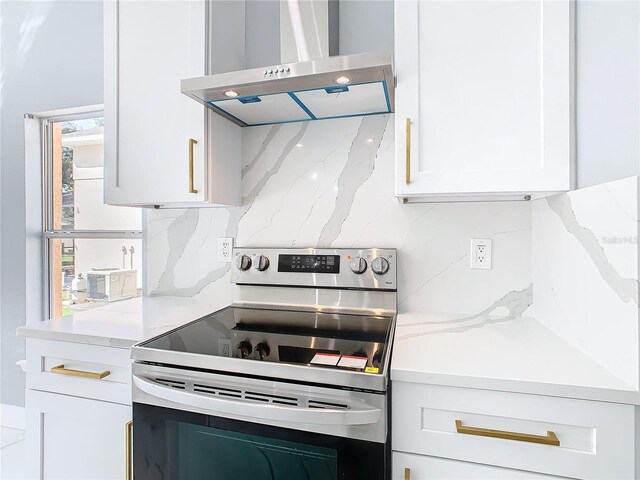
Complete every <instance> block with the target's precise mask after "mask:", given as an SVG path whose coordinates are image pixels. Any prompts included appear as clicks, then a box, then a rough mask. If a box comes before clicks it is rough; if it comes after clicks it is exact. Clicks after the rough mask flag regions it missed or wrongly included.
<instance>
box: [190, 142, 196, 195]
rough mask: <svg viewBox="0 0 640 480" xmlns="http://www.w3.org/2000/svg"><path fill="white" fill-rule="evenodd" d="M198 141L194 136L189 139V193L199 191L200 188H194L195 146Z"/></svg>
mask: <svg viewBox="0 0 640 480" xmlns="http://www.w3.org/2000/svg"><path fill="white" fill-rule="evenodd" d="M196 143H198V142H197V141H196V140H194V139H193V138H190V139H189V193H198V190H196V189H195V188H193V146H194V145H195V144H196Z"/></svg>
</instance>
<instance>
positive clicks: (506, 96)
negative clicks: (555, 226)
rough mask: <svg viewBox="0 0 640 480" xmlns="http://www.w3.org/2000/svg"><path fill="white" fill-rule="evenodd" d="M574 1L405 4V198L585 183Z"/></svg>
mask: <svg viewBox="0 0 640 480" xmlns="http://www.w3.org/2000/svg"><path fill="white" fill-rule="evenodd" d="M573 20H574V4H573V2H570V1H565V0H545V1H517V2H514V1H485V0H474V1H458V0H444V1H408V0H406V1H398V2H395V68H396V74H397V88H396V108H395V112H396V113H395V121H396V194H397V195H398V196H400V197H405V198H407V199H408V201H411V200H423V201H438V200H454V201H455V200H489V199H517V198H523V197H525V196H527V195H533V196H539V195H542V194H544V193H545V192H558V191H566V190H570V189H572V188H573V163H574V161H573V155H574V145H573V143H574V133H573V132H574V114H573V108H574V102H573V98H574V72H573V49H574V25H573Z"/></svg>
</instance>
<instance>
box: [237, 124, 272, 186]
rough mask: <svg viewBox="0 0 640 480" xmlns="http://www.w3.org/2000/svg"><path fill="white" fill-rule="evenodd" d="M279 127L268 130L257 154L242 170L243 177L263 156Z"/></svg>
mask: <svg viewBox="0 0 640 480" xmlns="http://www.w3.org/2000/svg"><path fill="white" fill-rule="evenodd" d="M281 127H282V125H274V126H272V127H271V128H270V129H269V133H268V134H267V136H266V137H265V139H264V141H263V142H262V145H261V146H260V150H258V152H257V153H256V154H255V155H254V156H253V158H252V159H251V161H250V162H249V163H248V164H247V165H245V167H244V168H243V169H242V176H243V177H244V176H245V175H246V174H247V173H249V171H250V170H251V169H252V168H253V167H254V166H255V164H256V162H257V161H258V160H259V159H260V158H261V157H262V155H264V152H266V151H267V147H268V146H269V144H270V143H271V140H273V137H275V136H276V134H277V133H278V132H279V131H280V128H281Z"/></svg>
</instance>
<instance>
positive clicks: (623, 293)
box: [546, 193, 638, 303]
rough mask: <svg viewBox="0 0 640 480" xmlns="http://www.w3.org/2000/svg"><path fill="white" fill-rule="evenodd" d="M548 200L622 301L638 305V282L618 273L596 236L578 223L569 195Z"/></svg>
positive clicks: (554, 196) (561, 195)
mask: <svg viewBox="0 0 640 480" xmlns="http://www.w3.org/2000/svg"><path fill="white" fill-rule="evenodd" d="M546 200H547V204H548V205H549V208H551V210H552V211H553V212H555V213H556V215H558V217H559V218H560V220H561V221H562V223H563V225H564V227H565V228H566V230H567V232H569V233H570V234H571V235H573V236H574V237H575V238H576V240H578V242H580V244H581V245H582V248H584V250H585V252H587V254H588V255H589V257H590V258H591V260H592V261H593V263H594V264H595V266H596V267H597V268H598V271H599V272H600V275H601V276H602V278H603V280H604V281H605V282H606V283H607V285H609V286H610V287H611V288H612V289H613V291H614V292H615V293H616V295H618V297H619V298H620V300H622V301H623V302H625V303H627V302H630V301H633V302H635V303H638V280H636V279H634V278H623V277H622V276H621V275H620V274H619V273H618V272H617V271H616V269H615V268H614V267H613V265H612V264H611V262H610V261H609V259H608V258H607V255H606V253H605V251H604V249H603V248H602V245H600V242H599V241H598V238H597V237H596V235H595V234H594V233H593V232H592V231H591V230H589V229H588V228H585V227H583V226H582V225H580V222H578V219H577V218H576V215H575V212H574V211H573V207H572V204H571V198H570V197H569V195H567V194H564V193H563V194H560V195H553V196H551V197H548V198H547V199H546Z"/></svg>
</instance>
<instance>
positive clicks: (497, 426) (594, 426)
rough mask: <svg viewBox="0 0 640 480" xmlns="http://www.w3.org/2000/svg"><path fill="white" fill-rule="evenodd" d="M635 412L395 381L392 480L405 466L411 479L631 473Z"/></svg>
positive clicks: (637, 448)
mask: <svg viewBox="0 0 640 480" xmlns="http://www.w3.org/2000/svg"><path fill="white" fill-rule="evenodd" d="M637 415H638V410H637V409H636V407H635V406H634V405H623V404H616V403H605V402H596V401H588V400H578V399H572V398H560V397H549V396H544V395H531V394H521V393H508V392H499V391H490V390H480V389H471V388H457V387H445V386H436V385H423V384H415V383H407V382H394V383H393V404H392V449H393V451H394V457H393V459H394V466H393V468H394V479H396V478H399V479H404V478H405V474H404V469H405V468H409V469H411V471H412V472H413V473H412V476H410V477H409V478H410V479H411V480H416V479H432V478H443V479H447V478H474V479H475V478H540V477H536V476H532V474H533V473H536V474H540V475H543V477H542V478H545V477H544V476H545V475H546V476H551V477H546V478H553V477H554V476H555V477H563V478H580V479H627V480H631V479H637V478H639V475H640V472H639V471H638V468H639V463H638V456H639V455H640V453H639V452H640V436H638V419H637ZM405 454H410V455H405ZM412 462H414V463H415V465H414V466H412V465H411V463H412ZM523 475H526V476H523Z"/></svg>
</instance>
